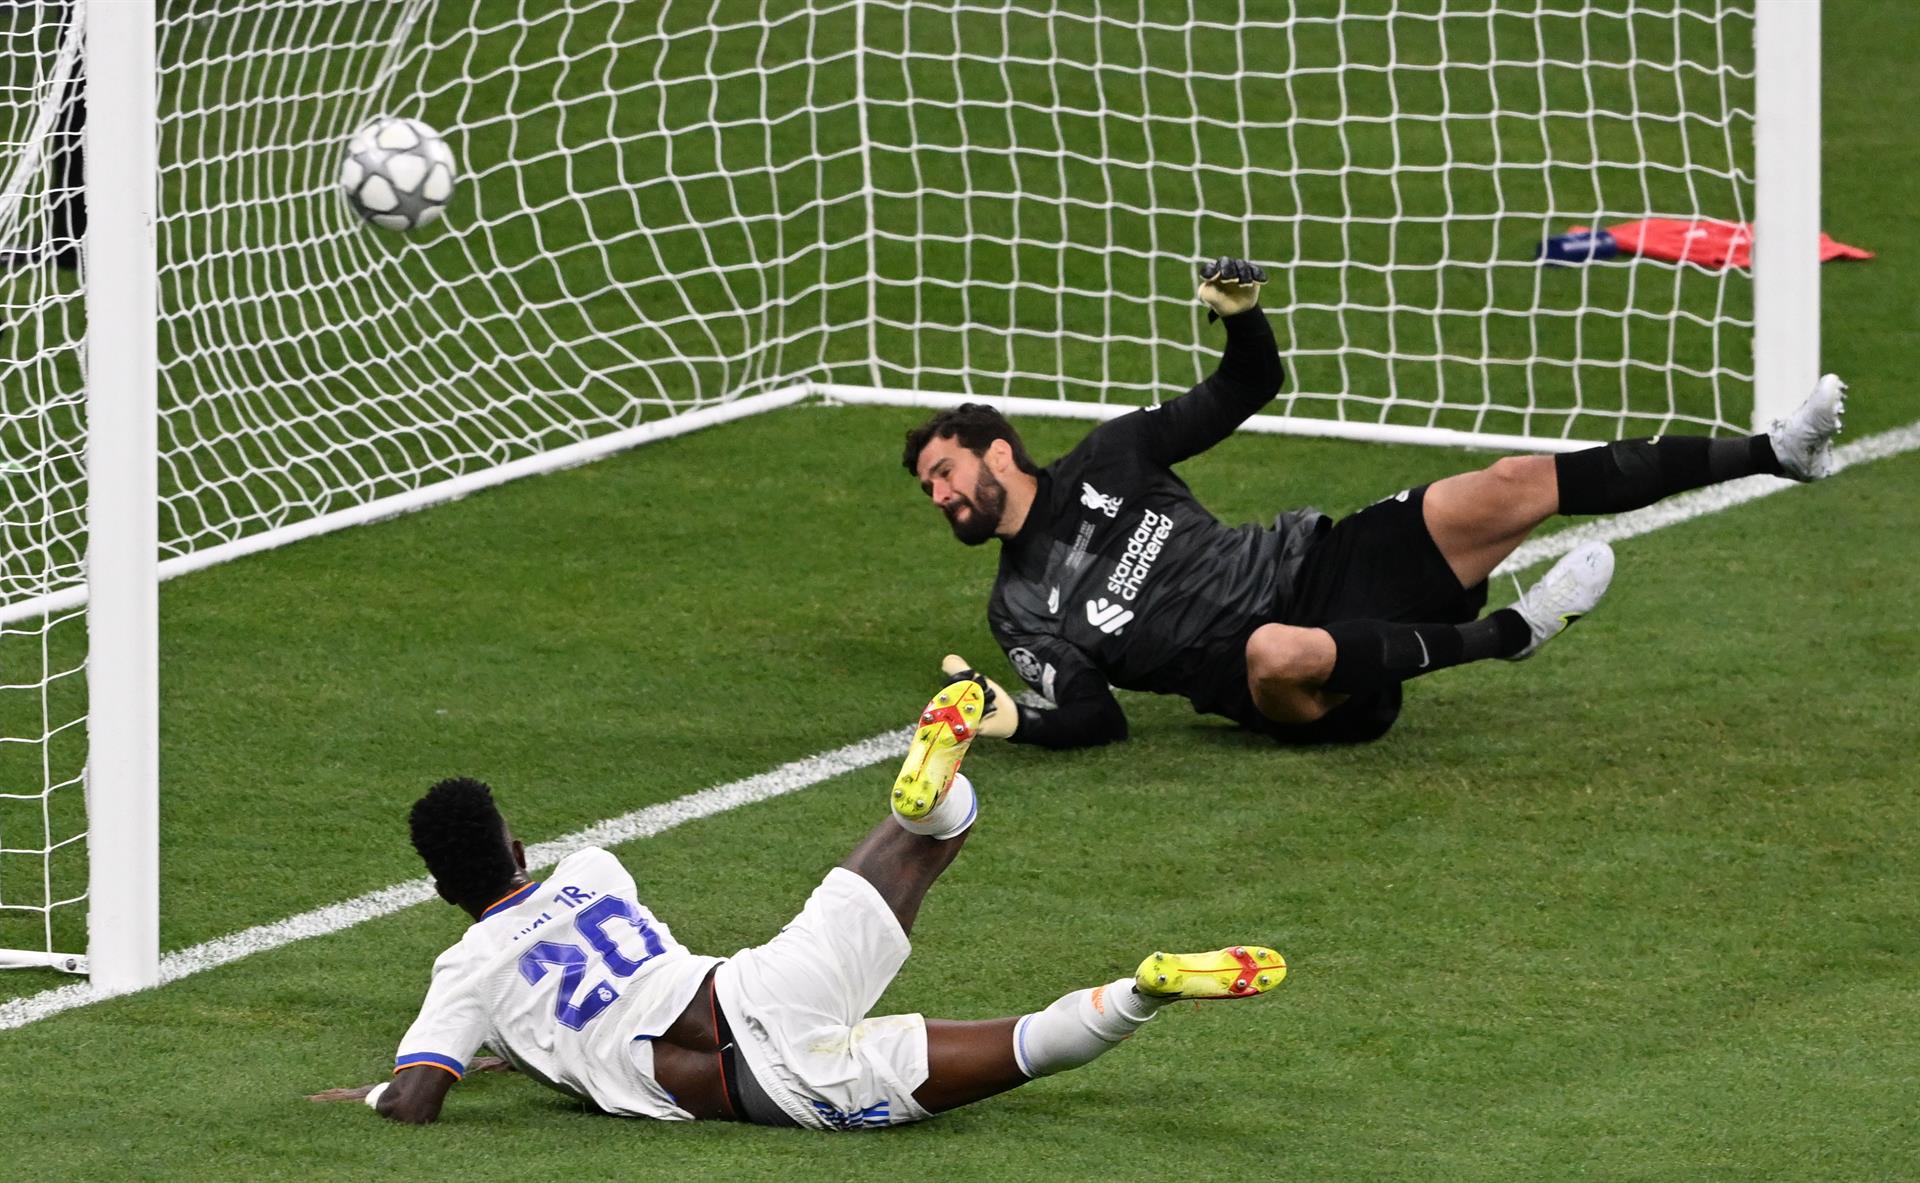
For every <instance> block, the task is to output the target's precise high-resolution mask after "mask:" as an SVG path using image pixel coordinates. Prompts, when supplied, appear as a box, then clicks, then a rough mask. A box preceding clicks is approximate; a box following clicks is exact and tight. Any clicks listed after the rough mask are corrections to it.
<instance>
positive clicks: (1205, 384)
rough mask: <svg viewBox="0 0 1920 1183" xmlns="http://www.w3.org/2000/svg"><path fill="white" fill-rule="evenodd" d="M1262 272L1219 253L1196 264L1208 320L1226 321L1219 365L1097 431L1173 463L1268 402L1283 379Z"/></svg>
mask: <svg viewBox="0 0 1920 1183" xmlns="http://www.w3.org/2000/svg"><path fill="white" fill-rule="evenodd" d="M1266 281H1267V273H1266V271H1265V270H1263V269H1262V268H1260V267H1258V266H1256V265H1254V264H1252V263H1249V262H1248V261H1247V260H1245V259H1235V258H1229V257H1224V256H1223V257H1221V258H1218V259H1215V260H1213V261H1212V262H1210V263H1207V264H1205V265H1204V266H1202V267H1201V269H1200V288H1199V292H1198V295H1199V298H1200V302H1201V303H1202V304H1205V305H1206V306H1207V315H1208V318H1209V319H1210V320H1211V319H1216V318H1218V319H1221V320H1223V321H1224V322H1225V324H1226V327H1227V347H1226V351H1225V352H1224V353H1223V354H1222V355H1221V357H1220V365H1219V366H1218V367H1217V368H1216V369H1215V370H1214V371H1213V373H1211V374H1209V375H1208V376H1207V377H1206V379H1205V380H1204V381H1202V382H1201V383H1200V384H1199V385H1198V386H1195V387H1194V388H1193V389H1192V390H1190V391H1188V392H1187V393H1186V394H1183V395H1181V396H1180V397H1179V398H1176V399H1172V400H1171V401H1169V402H1166V403H1163V404H1162V405H1160V406H1159V407H1156V408H1152V409H1150V410H1148V411H1145V412H1141V413H1138V414H1133V415H1123V416H1121V417H1120V418H1118V419H1115V420H1113V421H1112V422H1110V423H1108V424H1106V425H1104V426H1103V427H1101V428H1099V429H1097V430H1099V431H1102V432H1109V433H1112V434H1113V435H1115V436H1126V437H1131V440H1132V443H1133V446H1135V447H1137V448H1139V449H1140V450H1141V451H1143V452H1144V453H1146V455H1148V456H1149V457H1151V458H1152V459H1153V460H1154V461H1156V462H1158V463H1160V464H1178V463H1179V462H1180V461H1182V460H1185V459H1187V458H1188V457H1190V456H1194V455H1198V454H1199V453H1201V452H1204V451H1206V450H1207V449H1208V448H1211V447H1212V446H1213V445H1215V444H1217V443H1219V442H1220V441H1221V440H1223V439H1225V438H1227V437H1228V436H1229V435H1232V434H1233V432H1234V429H1235V428H1237V427H1239V426H1240V424H1242V423H1244V422H1246V420H1247V417H1248V416H1249V415H1252V414H1253V413H1255V412H1256V411H1258V410H1259V409H1260V408H1261V407H1264V406H1266V405H1267V404H1268V403H1270V402H1272V401H1273V397H1274V396H1275V395H1277V394H1279V393H1280V386H1281V384H1282V383H1283V382H1285V381H1286V377H1287V373H1286V368H1285V367H1284V366H1282V365H1281V363H1280V347H1279V345H1278V344H1277V343H1276V342H1275V341H1274V339H1273V327H1272V326H1271V325H1269V324H1268V323H1267V314H1266V313H1265V312H1262V311H1261V310H1260V285H1262V284H1264V283H1266Z"/></svg>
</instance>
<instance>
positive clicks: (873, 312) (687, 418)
mask: <svg viewBox="0 0 1920 1183" xmlns="http://www.w3.org/2000/svg"><path fill="white" fill-rule="evenodd" d="M1753 2H1754V18H1755V27H1756V32H1755V49H1756V62H1755V72H1756V77H1755V90H1756V95H1757V101H1756V108H1757V109H1756V112H1755V149H1756V182H1757V183H1756V203H1757V206H1756V232H1755V260H1754V283H1755V299H1754V321H1755V324H1754V357H1753V365H1754V379H1755V391H1754V407H1753V412H1752V418H1753V422H1754V425H1755V426H1756V427H1762V426H1764V425H1765V423H1766V422H1767V421H1768V420H1770V419H1772V418H1774V417H1776V416H1778V415H1780V414H1783V413H1784V412H1785V411H1787V410H1788V409H1790V408H1791V407H1793V406H1794V405H1796V404H1797V403H1798V402H1799V401H1800V399H1801V398H1802V397H1803V396H1804V395H1805V393H1806V391H1807V390H1809V389H1810V388H1811V387H1812V385H1813V383H1814V381H1815V379H1816V377H1817V374H1818V369H1819V362H1818V358H1819V341H1820V337H1819V315H1820V299H1819V292H1820V289H1819V272H1818V266H1819V264H1818V239H1819V225H1818V218H1819V208H1820V184H1819V171H1820V170H1819V162H1820V101H1819V99H1820V63H1819V51H1818V47H1819V45H1820V17H1821V11H1820V10H1821V5H1820V3H1819V0H1753ZM76 11H78V12H83V13H85V19H86V22H87V23H86V38H87V40H86V46H87V55H88V68H87V71H86V78H87V87H88V104H89V114H88V123H87V144H86V162H87V168H88V169H89V178H88V192H87V209H88V226H89V231H88V234H89V240H88V244H87V263H86V276H87V296H86V299H87V312H88V323H89V324H90V325H92V326H112V328H111V330H110V331H108V332H104V333H103V332H101V331H98V330H97V329H96V330H92V331H90V332H89V335H88V344H87V354H86V357H87V363H86V369H87V381H88V388H89V389H88V420H89V424H90V428H89V452H88V459H87V469H88V472H89V473H90V482H89V494H88V499H89V516H88V523H89V531H90V538H91V542H90V545H89V550H88V554H87V582H86V584H85V586H84V587H74V588H69V589H66V590H64V591H61V592H57V593H54V594H51V595H47V596H42V597H39V598H37V599H33V600H27V601H23V602H19V603H15V604H11V605H7V606H6V607H4V608H0V621H15V620H23V619H29V618H32V617H34V616H38V615H44V614H47V613H49V612H53V611H57V610H61V609H66V608H71V607H73V606H75V605H78V604H81V603H84V604H85V605H86V608H87V614H88V630H89V637H90V644H89V656H88V665H87V669H88V685H89V721H88V727H89V735H90V741H89V747H90V755H89V759H88V772H87V781H86V784H87V801H88V818H89V820H88V826H89V833H88V838H87V841H88V845H89V867H90V878H89V887H88V898H87V900H86V901H85V905H84V906H86V907H87V909H88V913H89V922H88V924H89V927H88V932H89V937H88V948H87V952H86V955H85V957H84V958H82V957H80V956H78V955H77V954H73V953H36V952H31V951H27V952H19V953H14V952H6V951H0V965H42V966H53V967H56V968H62V969H67V970H72V971H76V972H85V973H88V974H89V975H90V976H91V978H92V980H93V983H94V987H95V989H96V990H97V991H99V992H102V993H121V992H125V991H129V990H134V989H139V988H143V987H146V986H150V985H153V984H155V983H156V982H157V980H158V974H159V873H158V862H159V833H158V818H159V695H158V678H157V672H158V660H159V659H158V654H159V636H158V634H159V629H158V607H157V606H158V590H157V589H158V583H159V581H160V580H162V579H164V578H169V577H171V576H174V575H178V574H183V573H186V572H188V571H192V570H197V569H200V568H203V567H207V566H211V565H213V564H216V563H220V562H224V561H227V560H229V559H232V558H236V557H239V556H241V555H245V554H250V553H253V552H256V551H260V550H265V549H270V548H273V547H277V546H281V545H285V544H286V543H289V542H293V541H297V540H300V539H303V538H308V537H313V536H315V535H319V534H324V533H329V532H331V531H334V530H338V529H343V528H345V527H348V526H352V525H357V524H360V523H363V522H369V521H374V520H378V519H381V518H386V517H391V516H394V515H396V514H401V513H406V512H409V511H412V510H415V509H419V508H423V507H425V506H428V505H433V504H438V503H441V502H444V501H450V500H454V499H457V498H459V497H462V496H465V495H466V494H468V493H470V492H473V491H475V490H477V489H481V488H485V487H488V486H491V485H497V484H500V483H503V482H506V481H509V480H513V479H516V478H518V477H522V476H527V475H532V474H535V473H541V472H549V471H553V470H556V469H560V468H564V467H568V466H571V465H576V464H581V463H585V462H587V461H590V460H593V459H596V458H598V457H601V456H604V455H607V454H610V453H613V452H616V451H620V450H624V449H627V448H631V447H634V446H636V445H638V444H641V443H645V442H648V441H650V440H657V439H661V438H665V437H669V436H673V435H678V434H683V433H685V432H689V431H693V430H697V429H700V428H704V427H708V426H714V425H717V424H721V423H725V422H728V421H731V420H734V419H738V418H742V417H745V416H749V415H754V414H759V413H762V412H766V411H771V410H775V409H779V408H783V407H790V406H793V405H795V404H797V403H801V402H803V401H808V400H825V401H830V402H839V403H871V404H885V405H890V406H912V407H945V406H952V405H955V404H957V403H960V402H963V401H987V402H992V403H995V404H998V405H1001V406H1002V407H1003V408H1005V409H1006V410H1008V411H1010V412H1012V413H1015V414H1018V415H1034V416H1067V417H1076V418H1086V419H1104V418H1109V417H1112V416H1114V415H1118V414H1122V413H1125V412H1127V411H1130V410H1132V409H1133V408H1132V407H1131V406H1127V405H1116V404H1104V403H1088V402H1072V401H1067V400H1059V401H1055V400H1049V399H1032V398H991V397H989V398H985V399H982V398H980V397H979V396H961V395H955V394H950V393H934V392H926V391H914V390H900V389H889V388H885V387H883V386H881V385H879V384H878V382H879V373H880V371H879V368H878V367H877V366H875V367H874V368H873V370H872V373H873V374H874V376H875V384H874V385H870V386H855V385H847V384H841V383H822V382H798V383H794V384H791V385H786V386H780V387H776V388H774V389H771V390H766V391H764V392H762V393H756V394H743V395H739V396H737V397H735V396H732V395H729V396H728V397H726V398H724V399H723V401H721V402H720V403H719V404H717V405H711V406H705V407H701V408H699V409H696V410H690V411H685V412H682V413H678V414H674V415H671V416H668V417H664V418H660V419H657V420H654V421H651V422H647V423H644V424H642V425H640V426H638V427H633V428H629V429H627V430H623V431H618V432H614V433H611V434H607V435H604V436H600V437H597V438H595V439H592V440H590V441H588V442H586V443H580V444H575V445H573V446H569V447H564V448H560V449H558V450H554V451H549V452H544V453H541V454H539V455H536V456H531V457H527V458H525V459H521V460H516V461H514V462H512V463H508V464H505V465H501V466H498V467H495V468H491V469H488V470H485V471H482V472H474V473H469V474H466V475H462V476H459V477H456V478H453V479H448V480H442V481H439V482H438V483H434V484H430V485H425V486H423V487H420V488H418V489H414V490H411V491H409V492H406V493H403V494H400V495H398V496H390V497H384V498H380V499H377V500H372V501H368V502H366V503H363V504H360V505H356V506H353V507H351V508H349V509H345V510H341V511H337V512H331V513H327V514H324V515H322V516H317V517H313V518H310V519H306V520H302V521H299V522H296V523H294V524H291V525H287V526H282V527H276V528H273V529H269V530H265V531H262V532H260V533H256V534H251V535H248V536H246V537H244V538H241V539H239V540H237V541H233V542H228V543H225V544H222V545H216V546H212V547H209V548H207V549H203V550H197V551H194V552H192V553H190V554H185V555H181V556H177V557H174V558H171V559H168V560H167V561H165V562H161V561H159V560H158V554H159V544H158V538H157V529H158V525H157V512H156V507H157V505H158V492H157V486H156V460H155V456H156V446H157V440H156V426H157V422H158V419H157V415H158V412H157V397H158V390H159V384H160V383H159V374H160V356H159V342H158V334H157V331H156V324H157V318H158V309H157V295H156V293H157V284H156V269H157V262H156V257H155V223H156V217H157V192H158V179H157V178H158V171H157V169H158V162H157V160H156V154H157V132H156V127H157V111H156V94H157V81H156V61H155V48H156V44H155V38H156V27H157V26H156V12H155V0H112V2H106V3H103V2H99V0H94V2H93V3H88V0H76ZM861 11H862V13H863V14H864V11H865V9H864V7H863V8H862V9H861ZM861 101H862V103H863V104H864V101H865V100H864V96H862V99H861ZM865 127H866V121H865V113H864V106H863V109H862V118H861V129H862V134H863V135H864V134H865ZM869 167H870V166H869ZM872 194H873V180H872V176H871V172H869V173H868V200H869V212H870V214H871V198H872ZM868 233H869V236H870V237H869V243H868V249H869V257H870V259H871V253H872V238H873V236H874V230H873V227H872V224H871V216H870V217H869V231H868ZM867 283H868V291H867V295H868V304H869V316H870V318H872V317H877V316H878V315H879V314H878V311H877V305H878V302H879V299H880V296H879V284H878V280H877V277H876V276H875V275H873V274H872V273H871V271H870V273H869V277H868V281H867ZM869 333H870V335H869V341H870V342H871V320H870V322H869ZM1249 426H1250V427H1251V428H1252V429H1254V430H1259V431H1272V432H1285V433H1291V434H1298V435H1303V436H1321V437H1338V438H1346V439H1357V440H1373V441H1382V442H1390V443H1427V444H1441V445H1454V446H1471V447H1481V448H1491V449H1501V450H1536V451H1549V450H1552V451H1562V450H1570V449H1573V448H1579V447H1586V446H1590V445H1591V441H1585V440H1568V439H1563V438H1544V439H1543V438H1536V437H1528V436H1516V435H1502V434H1495V433H1480V432H1462V431H1453V430H1446V429H1440V428H1430V427H1411V426H1394V425H1388V424H1380V423H1370V422H1358V421H1353V420H1338V419H1322V418H1305V417H1296V418H1287V417H1281V416H1262V417H1258V418H1256V420H1254V421H1253V422H1252V423H1251V424H1250V425H1249Z"/></svg>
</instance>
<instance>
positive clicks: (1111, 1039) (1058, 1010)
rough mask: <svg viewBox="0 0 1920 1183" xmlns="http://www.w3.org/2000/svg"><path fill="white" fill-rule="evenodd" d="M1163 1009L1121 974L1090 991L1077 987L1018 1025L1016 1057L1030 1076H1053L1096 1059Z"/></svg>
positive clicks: (1014, 1052) (1130, 979)
mask: <svg viewBox="0 0 1920 1183" xmlns="http://www.w3.org/2000/svg"><path fill="white" fill-rule="evenodd" d="M1159 1009H1160V1006H1159V1003H1158V1002H1157V1000H1155V999H1151V998H1143V997H1141V996H1140V995H1139V994H1136V993H1134V989H1133V979H1132V978H1121V979H1120V980H1119V981H1117V982H1111V983H1109V984H1107V985H1105V986H1095V987H1094V988H1093V989H1091V990H1075V991H1074V992H1073V993H1071V994H1069V995H1067V996H1065V997H1064V998H1061V999H1059V1000H1058V1001H1056V1002H1055V1003H1054V1004H1053V1005H1052V1006H1050V1007H1048V1008H1047V1009H1045V1010H1043V1011H1035V1012H1034V1013H1033V1014H1030V1015H1027V1016H1025V1017H1023V1018H1022V1019H1021V1020H1020V1021H1019V1022H1018V1023H1016V1024H1015V1025H1014V1028H1013V1058H1014V1060H1015V1061H1017V1062H1018V1063H1019V1065H1020V1071H1022V1072H1024V1073H1026V1074H1027V1075H1028V1076H1051V1075H1053V1074H1054V1073H1055V1072H1065V1071H1066V1070H1067V1069H1069V1068H1078V1067H1080V1066H1081V1065H1082V1064H1089V1063H1092V1062H1093V1061H1094V1060H1095V1059H1096V1058H1098V1057H1099V1056H1100V1055H1101V1054H1102V1053H1103V1052H1105V1051H1107V1050H1108V1049H1109V1048H1112V1047H1114V1046H1116V1045H1117V1044H1119V1042H1120V1041H1121V1040H1123V1039H1125V1038H1127V1037H1128V1036H1129V1035H1132V1034H1133V1033H1134V1032H1135V1031H1137V1030H1139V1029H1140V1025H1141V1024H1142V1023H1145V1022H1146V1021H1147V1020H1148V1019H1151V1018H1152V1017H1153V1012H1155V1011H1157V1010H1159Z"/></svg>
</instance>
